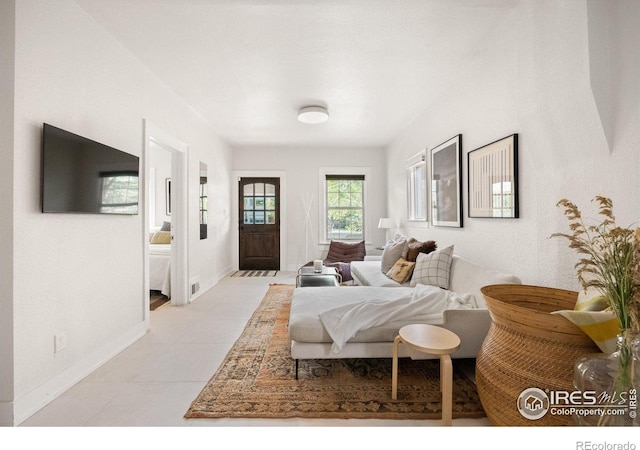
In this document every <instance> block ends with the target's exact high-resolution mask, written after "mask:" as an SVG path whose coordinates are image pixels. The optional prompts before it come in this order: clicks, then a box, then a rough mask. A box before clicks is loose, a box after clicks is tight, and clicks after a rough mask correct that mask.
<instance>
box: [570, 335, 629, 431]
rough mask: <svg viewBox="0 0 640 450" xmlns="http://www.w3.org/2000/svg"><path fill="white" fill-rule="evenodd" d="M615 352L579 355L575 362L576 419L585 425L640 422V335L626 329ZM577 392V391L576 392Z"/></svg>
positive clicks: (574, 416)
mask: <svg viewBox="0 0 640 450" xmlns="http://www.w3.org/2000/svg"><path fill="white" fill-rule="evenodd" d="M617 345H618V347H617V350H616V351H614V352H613V353H611V354H609V355H606V354H598V355H590V356H585V357H582V358H580V359H579V360H578V361H577V362H576V365H575V372H574V386H575V388H576V390H577V391H579V393H578V394H577V395H575V397H574V398H572V407H573V420H574V423H575V424H576V425H584V426H639V425H640V420H639V419H638V417H637V412H638V411H637V410H638V403H637V402H638V399H637V388H638V387H640V374H639V373H638V371H639V370H640V363H639V356H638V355H639V350H640V335H638V334H636V333H632V332H631V331H630V330H625V331H623V332H622V333H620V334H619V335H618V337H617ZM574 394H575V393H574Z"/></svg>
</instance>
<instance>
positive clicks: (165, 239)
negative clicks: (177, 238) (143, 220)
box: [151, 231, 171, 244]
mask: <svg viewBox="0 0 640 450" xmlns="http://www.w3.org/2000/svg"><path fill="white" fill-rule="evenodd" d="M151 243H152V244H171V231H156V233H155V234H154V235H153V237H152V238H151Z"/></svg>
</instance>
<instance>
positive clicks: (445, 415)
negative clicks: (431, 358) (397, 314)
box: [391, 324, 460, 425]
mask: <svg viewBox="0 0 640 450" xmlns="http://www.w3.org/2000/svg"><path fill="white" fill-rule="evenodd" d="M400 343H402V344H404V345H406V346H407V347H409V348H411V349H413V350H416V351H419V352H423V353H428V354H431V355H439V356H440V391H441V392H442V424H443V425H451V420H452V405H453V398H452V397H453V393H452V388H453V366H452V364H451V356H450V355H451V353H453V352H455V351H456V350H457V349H458V347H460V338H459V337H458V336H457V335H456V334H455V333H454V332H452V331H449V330H447V329H445V328H442V327H439V326H436V325H426V324H413V325H406V326H404V327H402V328H400V331H399V332H398V336H396V338H395V339H394V341H393V368H392V375H391V398H392V399H393V400H396V399H397V397H398V346H399V345H400Z"/></svg>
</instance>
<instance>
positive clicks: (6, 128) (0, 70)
mask: <svg viewBox="0 0 640 450" xmlns="http://www.w3.org/2000/svg"><path fill="white" fill-rule="evenodd" d="M0 42H2V45H0V192H2V195H1V196H0V211H2V214H0V233H2V239H1V240H0V286H2V292H3V294H2V296H0V426H2V425H3V424H6V423H8V422H10V421H11V417H12V415H13V411H12V408H11V406H10V405H11V401H12V400H13V356H14V352H13V152H12V151H10V149H12V148H13V120H14V115H13V83H14V68H15V65H14V62H15V61H14V56H15V55H14V42H15V7H14V4H13V2H9V1H4V2H0Z"/></svg>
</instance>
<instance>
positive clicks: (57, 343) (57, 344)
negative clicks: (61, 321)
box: [53, 333, 67, 353]
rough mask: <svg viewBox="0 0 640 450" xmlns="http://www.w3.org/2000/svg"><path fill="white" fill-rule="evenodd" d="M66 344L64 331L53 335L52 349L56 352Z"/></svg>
mask: <svg viewBox="0 0 640 450" xmlns="http://www.w3.org/2000/svg"><path fill="white" fill-rule="evenodd" d="M66 346H67V335H66V333H60V334H56V335H55V336H54V337H53V351H54V352H55V353H58V352H59V351H61V350H63V349H64V348H65V347H66Z"/></svg>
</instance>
